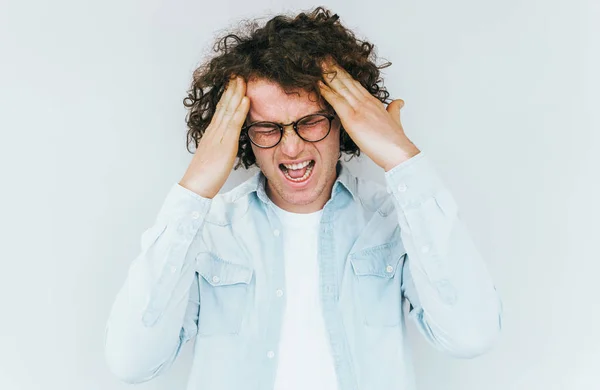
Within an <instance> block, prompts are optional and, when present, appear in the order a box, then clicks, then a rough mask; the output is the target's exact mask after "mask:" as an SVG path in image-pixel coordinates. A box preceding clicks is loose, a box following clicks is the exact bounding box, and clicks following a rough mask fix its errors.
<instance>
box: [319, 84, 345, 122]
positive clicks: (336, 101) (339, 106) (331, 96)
mask: <svg viewBox="0 0 600 390" xmlns="http://www.w3.org/2000/svg"><path fill="white" fill-rule="evenodd" d="M317 84H318V85H319V90H320V92H321V95H322V96H323V97H324V98H325V99H326V100H327V101H328V102H329V104H331V106H332V107H333V109H334V110H335V111H336V112H337V113H338V114H339V115H340V116H345V115H346V114H347V112H348V110H350V109H352V106H351V105H350V103H349V102H348V100H347V99H346V98H345V97H343V96H341V95H339V94H337V93H335V91H334V90H333V89H331V88H330V87H329V86H327V85H325V84H324V83H323V82H321V81H319V82H317Z"/></svg>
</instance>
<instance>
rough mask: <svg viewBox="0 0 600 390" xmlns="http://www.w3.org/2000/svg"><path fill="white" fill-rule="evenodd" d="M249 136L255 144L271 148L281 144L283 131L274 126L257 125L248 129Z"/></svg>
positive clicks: (267, 124)
mask: <svg viewBox="0 0 600 390" xmlns="http://www.w3.org/2000/svg"><path fill="white" fill-rule="evenodd" d="M248 136H249V137H250V139H251V140H252V141H253V142H254V143H255V144H257V145H260V146H264V147H269V146H273V145H275V144H276V143H277V142H279V137H281V131H279V128H278V127H277V126H275V125H274V124H270V123H257V124H255V125H252V126H250V127H249V128H248Z"/></svg>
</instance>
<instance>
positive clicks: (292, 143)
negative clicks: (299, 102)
mask: <svg viewBox="0 0 600 390" xmlns="http://www.w3.org/2000/svg"><path fill="white" fill-rule="evenodd" d="M304 146H305V141H304V140H303V139H302V138H300V137H299V136H298V134H296V132H295V131H294V128H293V127H292V125H289V126H286V127H285V129H284V132H283V138H282V139H281V142H280V143H279V147H280V149H281V151H282V152H283V154H285V155H286V156H288V157H290V158H295V157H296V156H298V155H299V154H300V153H302V151H303V150H304Z"/></svg>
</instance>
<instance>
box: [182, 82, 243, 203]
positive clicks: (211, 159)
mask: <svg viewBox="0 0 600 390" xmlns="http://www.w3.org/2000/svg"><path fill="white" fill-rule="evenodd" d="M249 109H250V99H249V98H248V97H247V96H246V81H245V80H244V79H243V78H242V77H240V76H238V77H235V78H234V79H231V80H230V81H229V83H228V85H227V87H226V89H225V92H223V95H222V96H221V99H220V100H219V103H217V108H216V110H215V114H214V115H213V118H212V120H211V122H210V124H209V125H208V127H207V128H206V131H205V132H204V134H203V136H202V138H201V139H200V142H199V143H198V147H197V148H196V152H195V154H194V157H193V158H192V161H191V163H190V165H189V166H188V169H187V171H186V172H185V175H184V176H183V178H182V179H181V181H180V182H179V185H181V186H183V187H185V188H187V189H189V190H191V191H194V192H195V193H197V194H198V195H200V196H202V197H204V198H213V197H214V196H215V195H217V194H218V193H219V191H220V190H221V188H222V187H223V185H224V184H225V182H226V181H227V178H228V177H229V174H230V173H231V169H232V168H233V164H234V163H235V158H236V156H237V152H238V142H239V137H240V132H241V128H242V126H243V124H244V121H245V120H246V115H248V110H249Z"/></svg>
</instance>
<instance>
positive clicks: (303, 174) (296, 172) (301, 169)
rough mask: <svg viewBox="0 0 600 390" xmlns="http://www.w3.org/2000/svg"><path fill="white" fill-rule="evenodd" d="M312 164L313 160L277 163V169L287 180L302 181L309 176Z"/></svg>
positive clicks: (313, 163)
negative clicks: (297, 162) (296, 162)
mask: <svg viewBox="0 0 600 390" xmlns="http://www.w3.org/2000/svg"><path fill="white" fill-rule="evenodd" d="M314 166H315V161H314V160H307V161H304V162H302V163H299V164H285V165H284V164H279V169H281V172H283V176H285V178H286V179H288V180H289V181H292V182H294V183H302V182H305V181H307V180H308V179H309V178H310V175H311V173H312V171H313V168H314Z"/></svg>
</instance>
